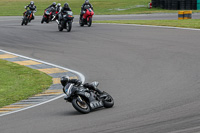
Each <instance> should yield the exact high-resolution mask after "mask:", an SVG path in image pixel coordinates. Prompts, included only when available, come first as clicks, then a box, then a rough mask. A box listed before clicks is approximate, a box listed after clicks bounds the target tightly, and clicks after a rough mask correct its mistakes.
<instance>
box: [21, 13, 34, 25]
mask: <svg viewBox="0 0 200 133" xmlns="http://www.w3.org/2000/svg"><path fill="white" fill-rule="evenodd" d="M32 16H33V12H32V11H31V10H26V11H25V12H24V13H23V18H22V23H21V25H24V24H25V25H27V24H28V22H30V21H31V19H32Z"/></svg>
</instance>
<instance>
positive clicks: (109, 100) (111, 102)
mask: <svg viewBox="0 0 200 133" xmlns="http://www.w3.org/2000/svg"><path fill="white" fill-rule="evenodd" d="M104 93H105V94H106V95H107V97H106V98H104V100H103V104H104V107H105V108H111V107H113V105H114V100H113V98H112V97H111V95H109V94H108V93H106V92H104Z"/></svg>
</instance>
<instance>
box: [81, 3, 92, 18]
mask: <svg viewBox="0 0 200 133" xmlns="http://www.w3.org/2000/svg"><path fill="white" fill-rule="evenodd" d="M86 5H89V6H90V8H91V9H92V10H94V9H93V6H92V4H90V3H89V0H85V3H84V4H83V5H82V6H81V14H80V19H82V17H83V14H84V12H85V11H86V9H85V6H86Z"/></svg>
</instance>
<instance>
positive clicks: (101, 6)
mask: <svg viewBox="0 0 200 133" xmlns="http://www.w3.org/2000/svg"><path fill="white" fill-rule="evenodd" d="M54 1H55V0H34V2H35V5H36V6H37V12H36V15H42V14H43V13H44V9H45V8H47V7H48V6H49V5H51V4H52V2H54ZM84 1H85V0H68V1H66V0H56V2H57V3H61V4H62V6H63V4H64V3H65V2H68V3H69V5H70V7H71V9H72V11H73V13H74V14H76V15H77V14H79V13H80V8H81V6H82V4H83V3H84ZM149 2H150V0H91V1H90V3H91V4H92V5H93V6H94V11H95V14H97V15H106V14H107V15H111V14H141V13H143V14H144V13H145V14H148V13H162V12H165V13H169V12H170V13H171V12H177V10H164V9H159V8H152V9H148V8H147V7H148V3H149ZM29 3H30V0H0V7H1V8H0V16H22V13H23V12H24V11H25V9H24V6H26V5H28V4H29ZM193 12H200V11H196V10H195V11H193Z"/></svg>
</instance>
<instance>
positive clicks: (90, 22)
mask: <svg viewBox="0 0 200 133" xmlns="http://www.w3.org/2000/svg"><path fill="white" fill-rule="evenodd" d="M87 25H88V27H90V26H91V25H92V18H89V21H88V22H87Z"/></svg>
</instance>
